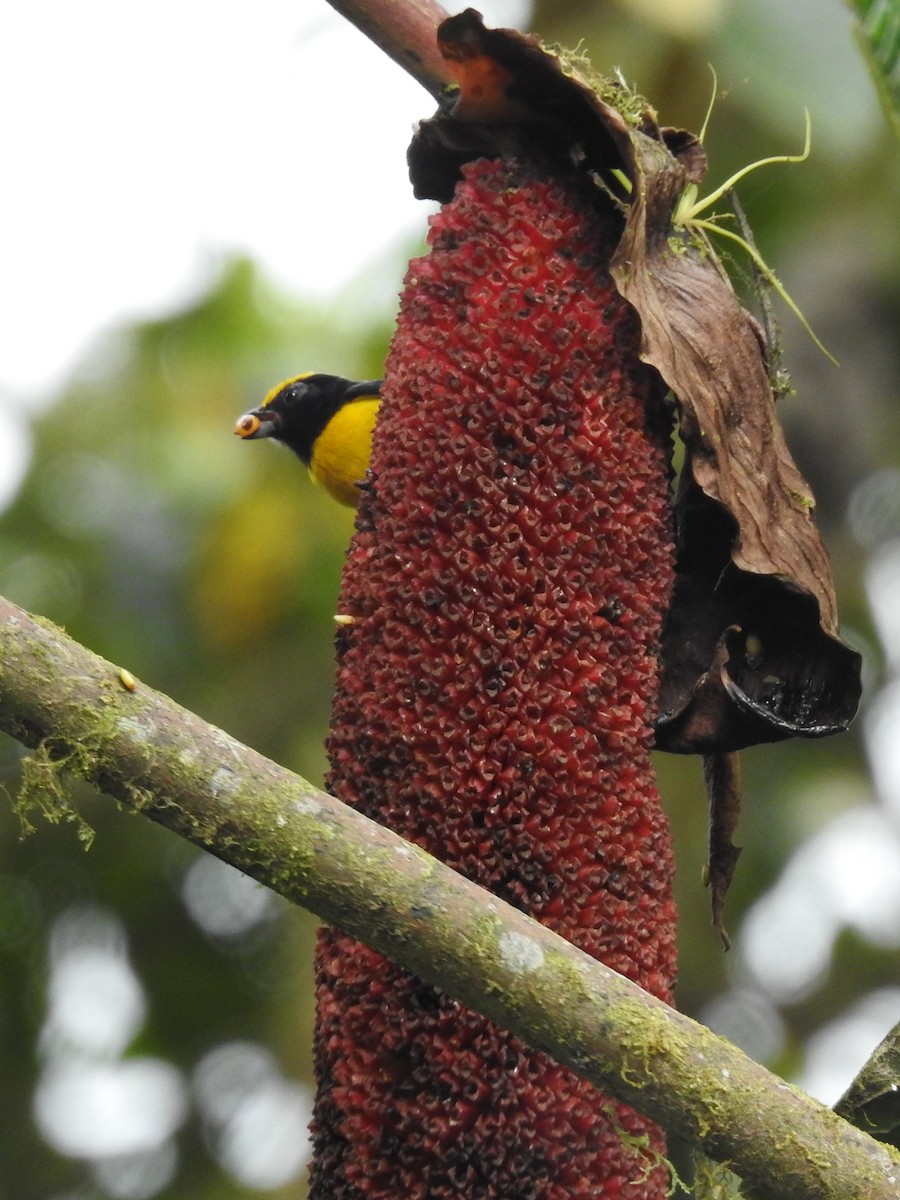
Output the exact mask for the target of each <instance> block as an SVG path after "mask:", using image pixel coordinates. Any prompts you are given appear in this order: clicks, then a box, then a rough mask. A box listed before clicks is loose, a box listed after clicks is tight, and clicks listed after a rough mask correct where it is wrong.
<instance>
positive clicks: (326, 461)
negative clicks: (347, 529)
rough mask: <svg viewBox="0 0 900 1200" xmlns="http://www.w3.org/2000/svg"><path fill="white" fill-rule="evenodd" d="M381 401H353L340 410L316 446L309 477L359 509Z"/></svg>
mask: <svg viewBox="0 0 900 1200" xmlns="http://www.w3.org/2000/svg"><path fill="white" fill-rule="evenodd" d="M378 404H379V401H378V398H377V397H372V398H371V399H365V400H353V401H351V402H350V403H349V404H345V405H344V406H343V408H339V409H338V411H337V412H336V413H335V414H334V416H333V417H332V418H331V420H330V421H329V422H328V424H327V425H326V426H325V428H324V429H323V430H322V432H321V433H320V434H319V436H318V437H317V438H316V440H315V442H314V443H313V451H312V458H311V459H310V463H309V474H310V476H311V478H312V480H313V482H315V483H318V484H319V485H320V486H321V487H323V488H325V490H326V491H327V492H328V493H329V494H330V495H331V496H333V497H334V499H335V500H338V501H340V503H341V504H347V505H350V506H351V507H353V508H355V507H356V505H357V504H358V503H359V488H358V487H357V486H356V485H357V483H359V481H360V480H361V479H364V478H365V474H366V470H367V469H368V466H369V456H370V454H371V451H372V430H373V429H374V427H375V417H376V415H377V413H378Z"/></svg>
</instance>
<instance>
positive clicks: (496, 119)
mask: <svg viewBox="0 0 900 1200" xmlns="http://www.w3.org/2000/svg"><path fill="white" fill-rule="evenodd" d="M439 43H440V46H441V49H442V52H443V54H444V56H445V59H446V60H447V62H448V65H449V66H450V67H451V70H452V71H453V72H454V75H455V78H456V80H457V83H458V88H457V89H456V90H455V91H453V92H452V93H451V94H449V95H448V97H447V101H446V103H445V104H444V105H443V106H442V109H441V111H439V112H438V114H437V115H436V116H435V117H434V118H432V119H431V120H430V121H425V122H423V123H422V125H421V127H420V129H419V132H418V133H417V135H416V137H415V139H414V141H413V144H412V146H411V147H410V155H409V161H410V173H411V176H412V180H413V185H414V188H415V191H416V194H417V195H419V196H428V197H432V198H435V199H438V200H441V201H446V200H447V199H449V197H450V195H451V194H452V191H453V187H454V185H455V182H456V179H457V178H458V173H459V169H460V166H461V165H462V164H463V163H464V162H466V161H468V160H469V159H472V158H475V157H478V156H481V155H491V156H498V155H500V156H516V155H519V156H522V155H524V156H527V157H530V158H532V159H538V160H539V161H543V162H545V163H546V164H547V166H548V169H561V170H565V171H567V172H568V173H570V174H571V173H572V172H573V171H574V172H576V173H577V174H578V175H580V176H581V177H582V178H583V179H584V181H585V186H586V188H587V187H589V188H590V189H592V192H593V195H594V196H595V199H596V202H597V203H598V204H610V203H613V202H615V203H616V204H618V206H619V208H620V209H621V212H622V214H623V233H622V239H621V242H620V244H619V247H618V250H617V252H616V254H615V255H614V257H613V261H612V271H613V276H614V278H615V281H616V285H617V286H618V288H619V290H620V292H621V293H622V295H623V296H624V297H625V298H626V299H627V300H628V301H629V302H630V303H631V304H632V305H633V306H634V308H635V309H636V310H637V312H638V314H639V316H640V318H641V322H642V327H643V357H644V359H645V360H646V361H647V362H648V363H649V364H651V365H652V366H653V367H655V368H656V370H657V371H658V372H659V374H660V375H661V377H662V378H663V380H664V381H665V383H666V384H667V385H668V387H669V388H670V389H671V390H672V393H673V395H674V396H675V399H676V403H677V405H678V410H679V414H680V428H681V437H682V439H683V441H684V444H685V450H686V455H685V459H686V462H685V467H684V469H683V473H682V478H681V483H680V487H679V493H678V497H677V500H676V526H677V538H678V544H677V553H678V558H677V582H676V587H675V591H674V595H673V598H672V605H671V610H670V613H669V617H668V621H667V625H666V629H665V631H664V644H663V650H662V684H661V697H660V715H659V719H658V721H657V744H658V746H659V747H660V748H661V749H664V750H670V751H674V752H677V753H704V754H713V753H727V752H731V751H734V750H737V749H740V748H741V747H743V746H749V745H752V744H754V743H757V742H770V741H777V740H780V739H782V738H786V737H792V736H798V735H799V736H803V737H821V736H824V735H826V734H830V733H836V732H839V731H841V730H843V729H845V728H846V727H847V725H848V724H849V722H850V721H851V720H852V718H853V716H854V714H855V712H856V709H857V706H858V703H859V697H860V677H859V675H860V659H859V656H858V655H857V654H856V653H855V652H854V651H852V650H851V649H850V648H849V647H848V646H846V645H845V644H844V643H843V642H842V641H841V640H840V638H839V637H838V633H837V617H836V612H835V600H834V589H833V584H832V579H831V567H830V563H829V560H828V555H827V553H826V551H825V548H824V546H823V545H822V542H821V539H820V537H819V533H818V530H817V529H816V525H815V520H814V517H813V505H814V502H813V498H812V495H811V493H810V490H809V487H808V486H807V484H806V482H805V480H804V479H803V477H802V476H801V474H800V472H799V471H798V470H797V467H796V465H795V464H794V462H793V460H792V458H791V456H790V452H789V451H788V449H787V445H786V443H785V440H784V437H783V434H782V432H781V429H780V427H779V425H778V421H777V417H776V414H775V405H774V397H773V394H772V388H771V383H770V379H769V373H768V371H767V363H766V354H765V350H764V347H763V345H762V342H761V338H760V336H759V334H758V329H757V325H756V322H755V321H754V320H753V318H752V317H751V316H750V315H749V314H748V313H747V312H745V311H744V309H743V308H742V307H741V305H740V304H739V302H738V300H737V298H736V296H735V294H734V291H733V289H732V287H731V284H730V282H729V280H728V277H727V275H726V274H725V272H724V270H723V269H722V267H721V266H720V264H719V262H718V259H717V258H716V256H715V254H714V252H713V251H712V249H711V248H710V246H709V245H708V244H707V243H706V241H705V239H703V238H702V236H701V235H700V234H699V233H698V231H697V230H695V229H692V228H691V227H690V225H687V226H685V225H683V224H682V225H679V226H676V224H675V221H674V214H675V209H676V205H677V203H678V201H679V199H680V197H681V196H682V195H683V194H684V191H685V188H686V187H687V186H688V185H689V184H691V183H696V182H698V181H699V179H700V178H701V177H702V175H703V172H704V170H705V165H706V158H705V154H704V151H703V148H702V146H700V145H699V143H698V141H697V139H696V138H695V137H694V136H693V135H691V134H687V133H684V132H681V131H676V130H670V129H661V128H660V127H659V126H658V125H657V122H656V115H655V113H654V112H653V110H652V109H651V108H650V107H649V106H648V105H647V104H646V102H644V101H643V100H641V98H640V97H637V96H635V95H633V94H632V93H631V92H630V91H628V89H626V88H625V87H624V86H623V85H622V84H621V83H618V82H615V81H613V82H610V81H608V80H603V79H594V78H591V79H590V80H587V79H585V78H584V77H582V75H581V74H580V73H579V72H578V70H577V69H576V68H574V67H573V66H572V65H571V64H568V63H565V62H563V61H562V60H561V59H560V58H558V57H557V56H555V55H553V54H550V53H548V52H547V51H545V50H544V49H543V48H542V47H541V46H540V44H539V43H538V41H537V40H536V39H535V38H532V37H527V36H524V35H522V34H519V33H516V32H515V31H512V30H503V29H496V30H488V29H485V28H484V26H483V24H482V22H481V18H480V16H479V15H478V13H476V12H475V11H474V10H472V9H467V10H466V11H465V12H463V13H461V14H459V15H458V16H455V17H451V18H449V19H448V20H447V21H445V22H443V23H442V25H441V27H440V29H439ZM722 894H723V895H724V892H723V893H722Z"/></svg>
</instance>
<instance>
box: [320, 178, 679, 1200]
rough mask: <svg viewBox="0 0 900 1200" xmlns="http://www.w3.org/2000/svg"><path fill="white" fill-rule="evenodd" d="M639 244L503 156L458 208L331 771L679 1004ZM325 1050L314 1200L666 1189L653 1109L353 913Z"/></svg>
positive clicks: (400, 349) (574, 195) (346, 680)
mask: <svg viewBox="0 0 900 1200" xmlns="http://www.w3.org/2000/svg"><path fill="white" fill-rule="evenodd" d="M615 236H616V218H615V215H614V214H613V213H610V214H604V213H602V212H600V211H599V210H598V208H597V206H596V204H594V205H590V204H589V203H588V202H587V201H585V200H584V199H583V198H581V196H580V193H579V192H578V191H577V190H576V188H575V186H574V185H571V186H570V185H568V184H566V183H562V182H559V181H554V180H547V179H545V178H540V177H539V176H538V175H536V174H535V173H533V172H532V171H530V170H529V169H528V168H525V167H517V166H516V165H514V164H509V163H500V162H496V161H487V160H482V161H480V162H478V163H475V164H472V165H471V166H469V167H468V168H467V169H466V172H465V179H464V181H463V182H462V183H461V184H460V185H459V187H458V189H457V194H456V197H455V198H454V200H453V201H452V203H450V204H449V205H447V206H446V207H445V208H444V209H443V210H442V211H441V213H440V214H439V215H438V216H436V217H435V218H434V219H433V221H432V227H431V233H430V245H431V251H430V253H429V254H428V255H426V256H425V257H424V258H421V259H417V260H415V261H414V262H413V263H412V264H411V265H410V268H409V272H408V274H407V278H406V285H405V290H404V292H403V297H402V305H401V312H400V317H399V321H398V327H397V333H396V336H395V338H394V342H393V345H392V348H391V352H390V356H389V359H388V364H387V370H386V380H385V386H384V400H383V403H382V409H381V413H380V416H379V424H378V427H377V429H376V433H375V443H374V447H373V455H372V472H371V479H370V481H369V484H368V486H367V489H366V491H365V494H364V496H363V500H362V503H361V505H360V512H359V520H358V527H357V533H356V536H355V538H354V541H353V544H352V546H351V549H350V554H349V558H348V562H347V566H346V570H345V575H344V581H343V591H342V598H341V611H342V612H345V613H348V614H352V615H353V616H354V618H355V620H354V622H353V624H351V625H348V626H346V627H344V629H343V630H342V631H341V633H340V647H339V668H338V681H337V694H336V699H335V704H334V714H333V723H332V733H331V739H330V746H329V748H330V755H331V762H332V773H331V778H330V785H331V787H332V789H333V790H334V791H335V792H336V794H337V795H339V796H340V797H341V798H342V799H343V800H345V801H347V802H348V803H350V804H352V805H354V806H355V807H357V808H359V809H361V810H362V811H363V812H365V813H367V814H368V815H369V816H371V817H373V818H375V819H376V820H378V821H380V822H382V823H383V824H385V825H388V826H390V827H391V828H392V829H395V830H396V831H398V832H399V833H401V834H403V835H404V836H406V837H407V838H410V839H411V840H413V841H415V842H418V843H419V844H420V845H421V846H424V847H425V848H426V849H427V850H429V851H430V852H431V853H432V854H435V855H437V856H438V857H439V858H441V859H443V860H444V861H445V862H447V863H449V864H451V865H452V866H453V867H455V868H456V869H457V870H459V871H461V872H462V873H463V874H464V875H467V876H468V877H469V878H470V879H473V880H475V881H477V882H478V883H480V884H482V885H484V886H485V887H488V888H490V889H491V890H492V891H493V892H495V893H496V894H497V895H499V896H502V897H503V898H504V899H506V900H508V901H510V902H511V903H512V904H515V905H517V906H518V907H520V908H522V909H525V910H526V911H528V912H530V913H531V914H533V915H534V916H535V917H537V918H539V919H540V920H541V921H543V922H544V923H545V924H547V925H549V926H551V927H552V928H553V929H555V930H557V931H558V932H559V933H561V934H563V935H564V936H565V937H567V938H568V939H569V940H570V941H572V942H575V943H576V944H577V945H579V946H581V947H582V948H583V949H584V950H586V951H587V952H588V953H590V954H592V955H594V956H595V957H597V958H599V959H602V961H603V962H605V963H607V964H609V965H610V966H611V967H614V968H615V969H616V970H617V971H620V972H622V973H623V974H625V975H627V976H629V977H630V978H632V979H634V980H636V981H637V982H638V983H640V984H641V985H642V986H643V987H645V988H646V989H648V990H649V991H651V992H654V993H655V994H656V995H657V996H661V997H663V998H669V997H670V992H671V987H672V984H673V980H674V973H675V948H674V938H675V934H674V924H675V922H674V908H673V903H672V897H671V891H670V884H671V874H672V866H671V857H670V845H669V837H668V832H667V827H666V822H665V819H664V817H663V814H662V812H661V810H660V806H659V800H658V796H657V793H656V789H655V785H654V781H653V774H652V770H651V765H650V760H649V750H650V746H651V742H652V734H651V725H650V722H651V720H652V717H653V708H654V702H655V696H656V690H657V657H656V655H657V645H658V641H659V636H660V625H661V621H662V616H663V614H664V612H665V608H666V604H667V600H668V595H669V590H670V586H671V581H672V560H673V548H672V538H671V530H670V518H669V500H668V467H667V439H666V435H665V433H664V432H663V423H662V422H661V421H660V420H659V390H658V386H657V383H656V380H655V377H654V376H653V375H652V373H651V372H649V371H648V369H647V368H646V367H644V366H643V365H642V364H641V362H640V360H639V344H640V329H639V325H638V322H637V319H636V317H635V315H634V313H633V311H632V310H631V309H630V308H629V307H628V305H627V304H626V303H625V302H624V301H623V300H622V299H621V298H620V297H619V296H618V294H617V293H616V291H615V289H614V288H613V286H612V283H611V281H610V277H609V270H608V263H609V257H610V254H611V251H612V247H613V245H614V239H615ZM316 1056H317V1070H318V1077H319V1095H318V1100H317V1108H316V1118H315V1124H314V1128H315V1142H316V1148H315V1156H314V1166H313V1186H312V1195H313V1196H314V1197H315V1198H316V1200H325V1198H329V1200H332V1198H333V1200H361V1198H362V1197H371V1198H372V1200H382V1198H384V1200H388V1198H390V1200H398V1198H401V1197H402V1200H444V1198H445V1197H446V1198H447V1200H449V1198H450V1197H453V1198H455V1200H459V1198H465V1200H476V1198H482V1197H484V1198H492V1200H530V1198H535V1200H570V1198H575V1197H582V1196H584V1197H588V1196H590V1197H595V1198H597V1197H604V1198H605V1197H613V1196H616V1197H618V1196H622V1197H627V1198H629V1200H649V1198H650V1197H661V1196H663V1195H665V1189H666V1171H665V1170H664V1168H662V1167H660V1166H659V1164H658V1160H655V1159H653V1158H652V1157H651V1159H650V1160H649V1161H648V1158H647V1153H648V1151H647V1150H646V1149H645V1150H644V1151H642V1150H641V1149H640V1148H639V1143H640V1139H641V1138H642V1136H643V1135H649V1142H647V1143H646V1145H647V1146H649V1153H650V1154H651V1155H652V1153H653V1151H661V1150H662V1149H663V1142H662V1138H661V1136H660V1134H659V1132H658V1131H657V1130H656V1129H655V1127H653V1126H652V1125H650V1124H649V1123H648V1122H647V1121H646V1120H645V1119H644V1118H642V1117H640V1116H638V1115H637V1114H635V1113H633V1112H632V1111H631V1110H629V1109H627V1108H625V1107H624V1106H622V1105H618V1104H614V1103H613V1102H612V1101H610V1099H609V1098H608V1097H604V1096H602V1095H600V1094H599V1093H597V1092H595V1091H593V1090H592V1089H591V1088H590V1087H589V1086H588V1085H587V1084H585V1083H584V1082H583V1081H581V1080H579V1079H578V1078H576V1077H575V1076H574V1075H572V1074H571V1073H570V1072H569V1071H567V1070H565V1069H564V1068H562V1067H559V1066H557V1065H556V1064H555V1063H553V1062H551V1061H550V1060H549V1059H548V1058H546V1057H545V1056H544V1055H542V1054H539V1053H535V1052H532V1051H529V1050H526V1049H525V1048H524V1047H523V1046H522V1044H521V1043H520V1042H519V1041H517V1039H516V1038H514V1037H513V1036H511V1035H510V1034H507V1033H504V1032H502V1031H500V1030H499V1029H497V1028H496V1027H495V1026H494V1025H492V1024H491V1023H490V1022H488V1021H486V1020H484V1019H483V1018H482V1017H480V1016H477V1015H475V1014H474V1013H472V1012H470V1011H468V1010H466V1009H464V1008H462V1007H461V1006H460V1005H458V1004H456V1003H455V1002H454V1001H452V1000H450V999H448V998H447V997H446V996H445V995H443V994H442V993H440V992H438V991H437V990H435V989H434V988H432V987H430V986H427V985H426V984H424V983H423V982H422V981H421V980H418V979H416V978H414V977H413V976H411V975H410V974H409V973H408V972H406V971H403V970H401V969H400V968H397V967H395V966H393V965H392V964H390V963H388V962H386V961H385V960H384V959H383V958H381V957H380V956H379V955H377V954H375V953H374V952H373V951H370V950H368V949H366V948H364V947H363V946H361V945H360V944H359V943H357V942H355V941H353V940H352V939H350V938H348V937H347V936H345V935H343V934H341V933H340V932H338V931H336V930H326V931H324V932H323V933H322V935H321V938H320V943H319V951H318V1027H317V1035H316ZM623 1131H625V1132H626V1133H627V1135H628V1136H627V1137H625V1138H624V1139H623V1137H622V1132H623ZM634 1139H638V1142H637V1143H636V1141H635V1140H634Z"/></svg>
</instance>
